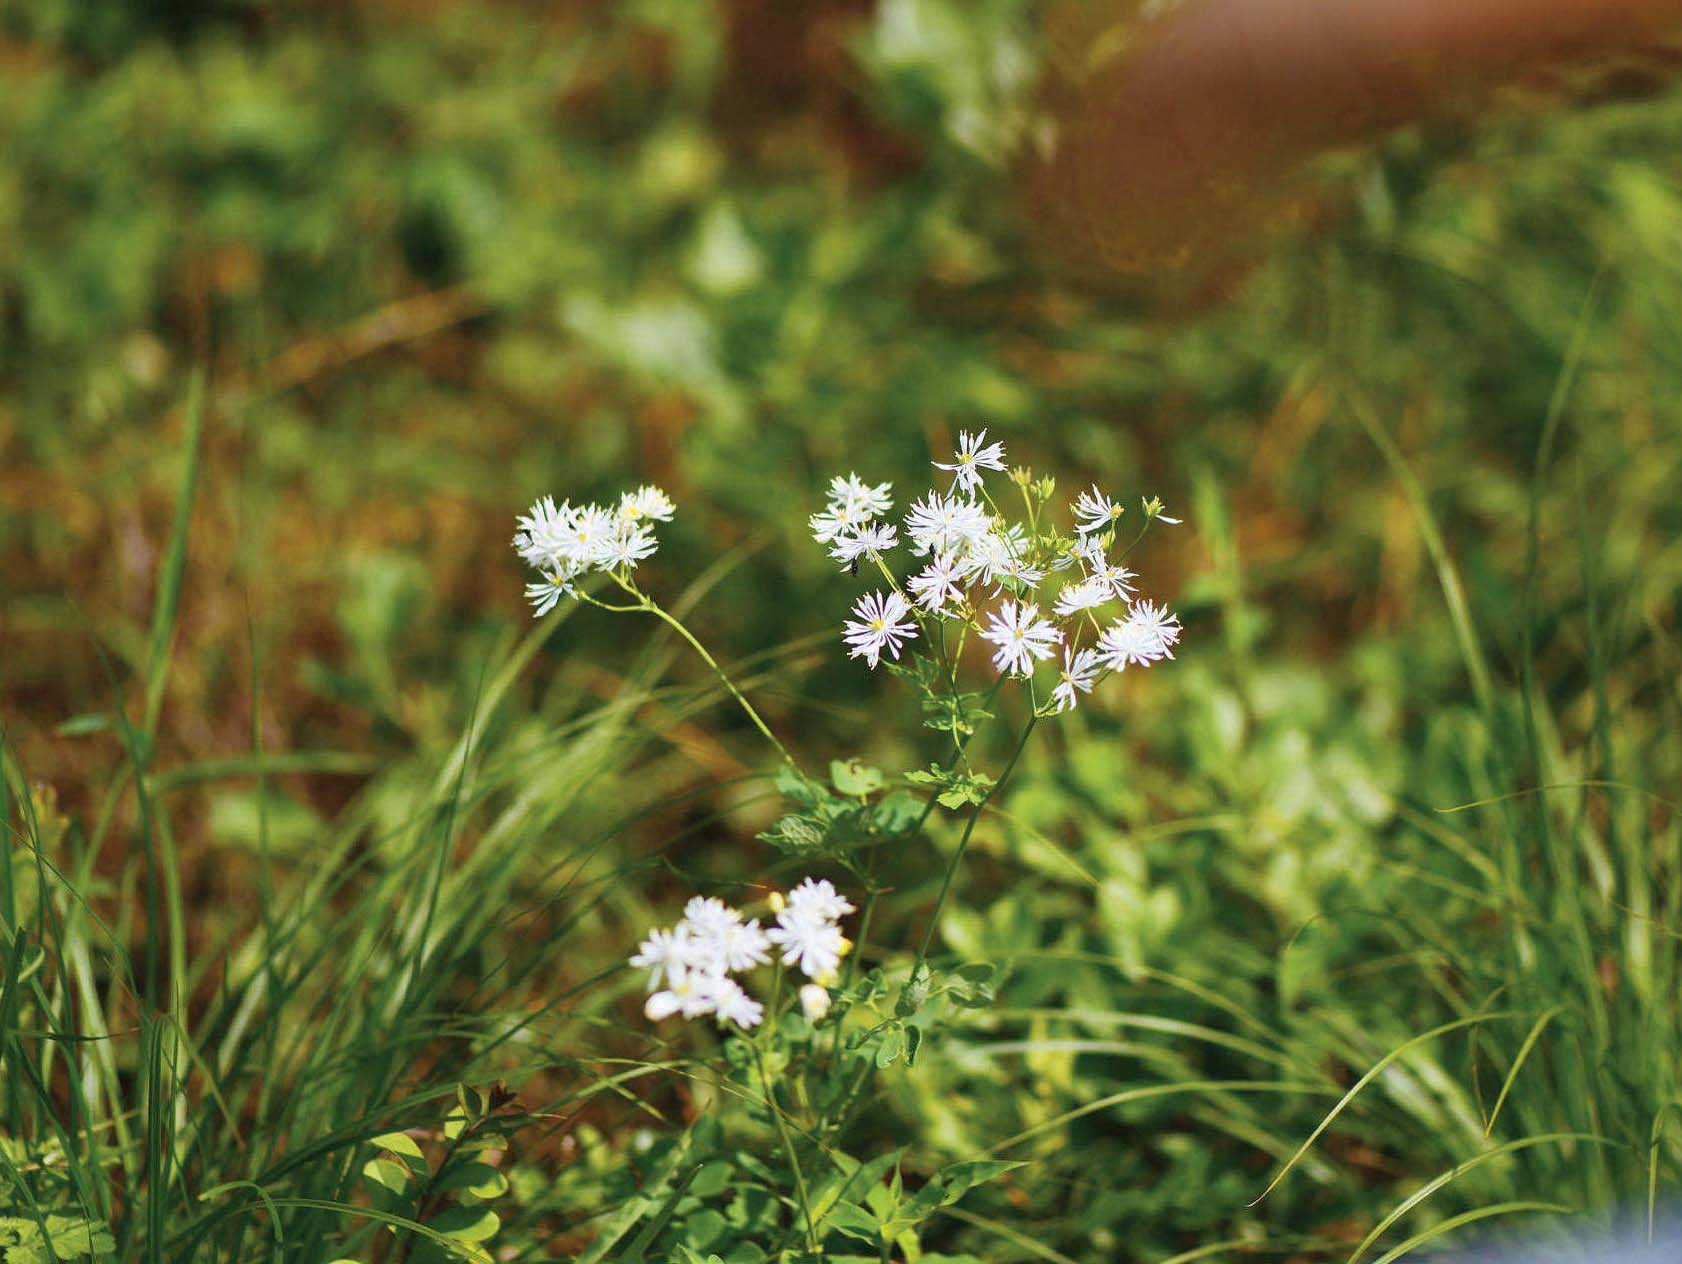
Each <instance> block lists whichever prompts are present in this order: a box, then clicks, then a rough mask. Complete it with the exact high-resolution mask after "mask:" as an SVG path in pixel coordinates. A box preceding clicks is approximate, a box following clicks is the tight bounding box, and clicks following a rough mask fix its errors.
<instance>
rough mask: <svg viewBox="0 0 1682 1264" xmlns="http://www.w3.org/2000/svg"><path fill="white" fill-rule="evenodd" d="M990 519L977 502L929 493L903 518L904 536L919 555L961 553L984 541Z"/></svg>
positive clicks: (990, 523) (955, 496)
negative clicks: (908, 538)
mask: <svg viewBox="0 0 1682 1264" xmlns="http://www.w3.org/2000/svg"><path fill="white" fill-rule="evenodd" d="M991 525H992V519H991V516H990V515H989V514H988V512H987V510H986V509H985V508H984V507H983V506H982V505H981V503H980V502H979V501H976V500H973V499H969V498H966V497H963V496H957V495H952V496H942V495H941V494H940V493H939V492H930V493H929V494H928V495H927V496H925V497H923V499H921V500H919V501H917V502H916V503H915V504H913V505H912V506H911V511H910V512H909V513H907V514H906V515H905V533H906V534H907V535H909V536H910V537H911V544H912V547H913V548H914V549H915V550H916V551H917V552H918V553H919V554H924V555H926V554H929V553H962V552H965V551H967V550H968V549H970V548H971V547H973V546H974V545H975V544H976V543H977V542H979V541H980V540H981V539H982V537H984V536H985V535H986V534H987V532H988V530H989V528H990V527H991Z"/></svg>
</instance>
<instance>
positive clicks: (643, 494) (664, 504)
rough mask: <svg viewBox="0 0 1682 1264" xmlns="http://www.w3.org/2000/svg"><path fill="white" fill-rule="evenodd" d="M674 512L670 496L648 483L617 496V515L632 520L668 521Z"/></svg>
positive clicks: (675, 507)
mask: <svg viewBox="0 0 1682 1264" xmlns="http://www.w3.org/2000/svg"><path fill="white" fill-rule="evenodd" d="M676 512H677V506H676V505H674V504H673V503H672V498H671V497H670V496H668V495H666V493H665V492H663V491H661V490H660V489H659V488H658V487H655V486H653V485H652V484H649V483H644V484H643V485H642V486H641V487H639V488H637V489H636V491H634V492H626V493H625V494H624V495H623V496H621V497H620V498H619V516H620V517H622V518H630V519H631V520H632V521H640V520H644V519H652V520H653V521H655V522H670V521H671V520H672V515H673V514H675V513H676Z"/></svg>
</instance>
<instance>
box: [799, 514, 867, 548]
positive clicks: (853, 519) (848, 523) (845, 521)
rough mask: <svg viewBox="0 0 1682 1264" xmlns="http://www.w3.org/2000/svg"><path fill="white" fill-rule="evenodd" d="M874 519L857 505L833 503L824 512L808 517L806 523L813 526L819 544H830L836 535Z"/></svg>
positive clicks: (813, 534)
mask: <svg viewBox="0 0 1682 1264" xmlns="http://www.w3.org/2000/svg"><path fill="white" fill-rule="evenodd" d="M872 521H873V518H872V515H870V514H868V513H866V512H865V511H864V510H863V509H860V508H858V507H857V506H855V505H843V504H832V505H830V506H829V508H827V509H825V510H824V511H823V512H822V513H815V514H813V515H812V516H811V517H810V518H808V519H806V525H807V526H808V527H810V528H811V530H812V538H813V539H814V540H816V541H817V542H818V543H819V544H828V543H830V542H831V541H832V540H834V539H835V537H836V536H839V535H845V534H846V533H848V532H849V531H857V530H858V529H859V528H860V527H864V526H868V525H870V523H871V522H872Z"/></svg>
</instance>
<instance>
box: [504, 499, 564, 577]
mask: <svg viewBox="0 0 1682 1264" xmlns="http://www.w3.org/2000/svg"><path fill="white" fill-rule="evenodd" d="M573 513H574V510H573V508H572V506H571V505H570V504H568V503H567V502H565V501H562V502H561V503H560V504H559V505H556V504H555V501H554V498H553V497H550V496H545V497H543V498H542V499H541V500H539V501H538V502H537V503H536V504H534V505H533V506H532V507H531V509H530V511H529V512H527V513H525V514H522V515H521V516H520V517H519V518H518V519H516V521H515V526H516V527H517V528H518V530H517V531H515V533H514V550H515V552H517V553H518V554H519V555H520V557H521V558H522V559H524V560H525V561H526V562H527V563H529V564H530V565H532V566H535V567H538V568H539V569H541V570H549V569H553V568H555V567H556V565H557V563H559V562H560V561H561V560H562V558H563V555H564V554H565V553H566V551H567V550H568V549H570V548H571V544H572V519H573Z"/></svg>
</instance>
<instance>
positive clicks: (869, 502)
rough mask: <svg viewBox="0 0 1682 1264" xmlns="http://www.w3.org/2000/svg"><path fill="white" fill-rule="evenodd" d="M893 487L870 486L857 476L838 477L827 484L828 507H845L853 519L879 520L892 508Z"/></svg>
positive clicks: (879, 484)
mask: <svg viewBox="0 0 1682 1264" xmlns="http://www.w3.org/2000/svg"><path fill="white" fill-rule="evenodd" d="M893 487H894V485H893V484H892V483H877V484H876V485H875V486H872V485H871V484H869V483H866V482H865V481H864V480H862V479H861V478H859V476H858V475H857V474H848V475H846V476H845V477H841V476H839V475H838V476H836V477H835V478H832V479H831V480H830V482H829V503H830V507H831V508H832V509H833V508H834V507H835V506H837V505H845V506H846V507H847V508H848V509H849V510H851V511H852V513H853V515H854V516H855V517H858V518H861V519H864V520H869V519H871V518H880V517H881V516H882V515H883V514H885V513H887V512H888V510H889V509H891V508H893V503H894V502H893V496H892V492H893Z"/></svg>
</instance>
